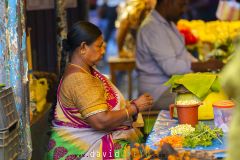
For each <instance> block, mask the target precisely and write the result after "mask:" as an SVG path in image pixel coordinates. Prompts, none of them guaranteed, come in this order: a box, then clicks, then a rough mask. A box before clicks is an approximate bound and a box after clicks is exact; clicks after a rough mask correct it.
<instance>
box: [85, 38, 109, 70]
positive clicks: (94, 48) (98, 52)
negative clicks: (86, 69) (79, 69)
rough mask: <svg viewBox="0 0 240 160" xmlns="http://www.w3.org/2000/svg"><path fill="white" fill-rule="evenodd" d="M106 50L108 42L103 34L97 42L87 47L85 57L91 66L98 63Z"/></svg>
mask: <svg viewBox="0 0 240 160" xmlns="http://www.w3.org/2000/svg"><path fill="white" fill-rule="evenodd" d="M105 50H106V43H105V42H104V39H103V36H102V35H101V36H99V37H98V38H97V39H96V41H95V42H93V43H92V44H91V45H89V46H87V47H86V55H85V56H86V57H85V59H86V60H87V61H88V62H89V65H90V66H93V65H95V64H97V62H99V61H100V60H101V59H102V58H103V55H104V53H105Z"/></svg>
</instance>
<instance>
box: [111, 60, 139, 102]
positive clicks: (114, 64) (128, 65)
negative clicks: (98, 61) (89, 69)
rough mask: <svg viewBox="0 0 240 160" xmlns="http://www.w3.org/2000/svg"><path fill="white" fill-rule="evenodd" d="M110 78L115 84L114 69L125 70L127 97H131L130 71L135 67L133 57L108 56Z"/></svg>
mask: <svg viewBox="0 0 240 160" xmlns="http://www.w3.org/2000/svg"><path fill="white" fill-rule="evenodd" d="M108 63H109V67H110V74H111V80H112V83H113V84H114V85H116V84H117V83H116V74H115V72H116V71H126V72H127V73H128V98H129V99H131V98H132V71H133V70H134V69H135V68H136V64H135V59H134V58H119V57H110V58H109V59H108Z"/></svg>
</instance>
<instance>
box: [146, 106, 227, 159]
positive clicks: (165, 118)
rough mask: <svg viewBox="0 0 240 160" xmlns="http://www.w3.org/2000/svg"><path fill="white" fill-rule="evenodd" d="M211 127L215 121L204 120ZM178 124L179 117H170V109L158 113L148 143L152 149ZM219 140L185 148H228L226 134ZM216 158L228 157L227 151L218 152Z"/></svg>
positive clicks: (209, 149)
mask: <svg viewBox="0 0 240 160" xmlns="http://www.w3.org/2000/svg"><path fill="white" fill-rule="evenodd" d="M202 122H204V123H205V124H207V125H209V126H210V127H214V121H213V120H211V121H202ZM176 125H178V120H177V119H170V115H169V111H161V112H160V113H159V115H158V118H157V120H156V122H155V124H154V127H153V130H152V132H151V133H150V134H149V137H148V139H147V142H146V145H148V146H149V147H150V148H151V149H157V146H155V144H156V143H157V142H159V141H160V140H161V139H162V138H163V137H165V136H168V135H170V130H169V128H171V127H174V126H176ZM220 139H221V141H222V142H220V141H219V140H216V139H215V140H213V144H212V145H211V146H208V147H203V146H198V147H196V148H184V149H186V150H208V151H211V150H225V149H226V143H227V142H226V135H224V136H223V137H222V138H220ZM214 156H215V157H216V158H224V157H226V155H225V153H217V154H215V155H214Z"/></svg>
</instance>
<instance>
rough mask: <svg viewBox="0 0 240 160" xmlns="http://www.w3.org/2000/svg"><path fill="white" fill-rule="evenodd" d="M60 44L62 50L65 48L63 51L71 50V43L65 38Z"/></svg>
mask: <svg viewBox="0 0 240 160" xmlns="http://www.w3.org/2000/svg"><path fill="white" fill-rule="evenodd" d="M62 46H63V50H65V51H71V50H72V48H71V45H70V44H69V42H68V40H67V39H63V40H62Z"/></svg>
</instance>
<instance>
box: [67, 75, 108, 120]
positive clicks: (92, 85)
mask: <svg viewBox="0 0 240 160" xmlns="http://www.w3.org/2000/svg"><path fill="white" fill-rule="evenodd" d="M71 76H72V78H71V79H72V82H71V90H72V92H71V93H72V100H73V103H74V104H75V105H76V107H78V108H80V113H81V115H82V116H83V118H87V117H89V116H91V115H94V114H97V113H99V112H103V111H106V110H108V106H107V102H106V93H105V89H104V86H103V84H102V82H101V81H100V80H99V79H97V78H95V77H93V76H91V75H88V74H83V73H77V74H74V75H71Z"/></svg>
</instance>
